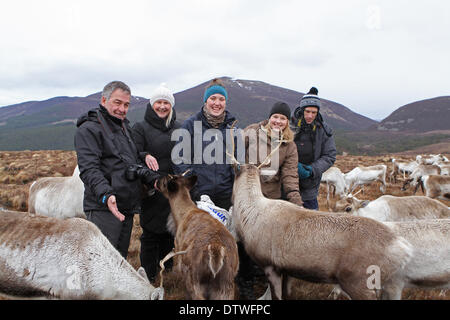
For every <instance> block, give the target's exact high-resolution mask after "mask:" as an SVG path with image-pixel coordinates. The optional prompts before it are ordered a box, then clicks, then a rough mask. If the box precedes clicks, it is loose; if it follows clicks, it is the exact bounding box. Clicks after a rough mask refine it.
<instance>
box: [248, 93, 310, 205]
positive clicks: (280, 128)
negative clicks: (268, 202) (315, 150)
mask: <svg viewBox="0 0 450 320" xmlns="http://www.w3.org/2000/svg"><path fill="white" fill-rule="evenodd" d="M290 118H291V109H290V108H289V106H288V105H287V104H286V103H284V102H276V103H275V104H274V105H273V107H272V109H271V110H270V113H269V118H268V119H266V120H263V121H261V122H259V123H254V124H251V125H249V126H248V127H247V128H245V129H244V132H245V148H246V163H252V164H256V165H260V164H261V163H262V162H263V161H264V159H265V158H266V156H267V155H268V154H269V153H270V152H271V150H272V149H273V148H275V147H276V146H278V144H279V143H280V141H283V142H282V144H281V146H280V148H279V149H278V151H277V152H276V153H275V154H274V155H272V156H271V160H270V163H269V164H267V165H264V166H262V167H261V169H260V180H261V188H262V192H263V194H264V196H265V197H267V198H270V199H281V198H282V193H283V194H284V195H285V198H286V199H287V200H288V201H290V202H292V203H295V204H297V205H299V206H301V205H302V200H301V197H300V191H299V185H298V169H297V164H298V155H297V146H296V145H295V143H294V133H293V132H292V130H291V129H290V128H289V120H290Z"/></svg>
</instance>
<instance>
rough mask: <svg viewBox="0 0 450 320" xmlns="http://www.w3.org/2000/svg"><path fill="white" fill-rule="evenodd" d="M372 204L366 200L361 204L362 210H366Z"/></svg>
mask: <svg viewBox="0 0 450 320" xmlns="http://www.w3.org/2000/svg"><path fill="white" fill-rule="evenodd" d="M369 203H370V201H369V200H364V201H363V202H361V208H365V207H367V205H368V204H369Z"/></svg>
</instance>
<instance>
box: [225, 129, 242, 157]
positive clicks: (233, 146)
mask: <svg viewBox="0 0 450 320" xmlns="http://www.w3.org/2000/svg"><path fill="white" fill-rule="evenodd" d="M236 122H237V120H234V121H233V123H232V124H231V128H230V129H233V128H234V126H235V125H236ZM230 136H231V154H230V153H229V152H228V151H227V150H225V153H226V154H227V156H229V157H230V160H231V162H232V163H235V164H240V163H239V161H237V159H236V158H235V157H234V148H235V145H234V137H233V130H230Z"/></svg>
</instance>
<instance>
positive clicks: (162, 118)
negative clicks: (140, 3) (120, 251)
mask: <svg viewBox="0 0 450 320" xmlns="http://www.w3.org/2000/svg"><path fill="white" fill-rule="evenodd" d="M174 106H175V97H174V96H173V94H172V92H171V91H170V90H169V89H168V88H167V87H166V85H165V84H161V85H160V86H159V87H158V88H156V89H155V90H154V91H153V92H152V94H151V96H150V101H149V103H148V105H147V110H146V112H145V116H144V120H143V121H141V122H138V123H136V124H135V125H134V126H133V138H134V140H135V143H136V146H137V148H138V150H139V152H140V153H141V157H142V158H143V157H144V156H145V162H146V164H147V166H148V167H149V168H150V169H152V170H154V171H158V172H160V173H162V174H172V173H173V171H172V160H171V152H172V148H173V146H174V142H172V141H171V140H170V136H171V134H172V131H173V130H174V129H177V128H179V127H180V124H179V123H178V122H177V121H176V113H175V110H174V108H173V107H174ZM169 213H170V205H169V202H168V201H167V199H166V198H165V197H164V196H163V195H162V194H161V193H159V192H158V191H156V190H150V191H149V192H148V195H147V197H145V198H144V199H143V201H142V214H141V215H140V224H141V227H142V230H143V233H142V236H141V253H140V259H141V265H142V267H143V268H144V269H145V272H146V273H147V276H148V277H149V279H151V280H152V279H154V278H155V276H156V274H157V271H158V266H159V261H160V260H161V259H162V258H164V256H165V255H166V254H167V253H169V251H170V250H171V249H172V248H173V236H172V235H171V234H170V233H169V232H168V231H167V229H166V222H167V217H168V215H169Z"/></svg>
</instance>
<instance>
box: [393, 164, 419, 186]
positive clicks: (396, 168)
mask: <svg viewBox="0 0 450 320" xmlns="http://www.w3.org/2000/svg"><path fill="white" fill-rule="evenodd" d="M418 165H419V164H418V163H417V162H416V161H410V162H399V161H397V160H396V159H392V166H393V168H392V172H391V173H390V175H389V179H392V177H393V178H394V183H397V175H398V174H400V173H401V174H403V179H406V177H405V174H411V173H412V172H413V171H414V169H415V168H416V167H417V166H418ZM390 181H391V182H392V180H390Z"/></svg>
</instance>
